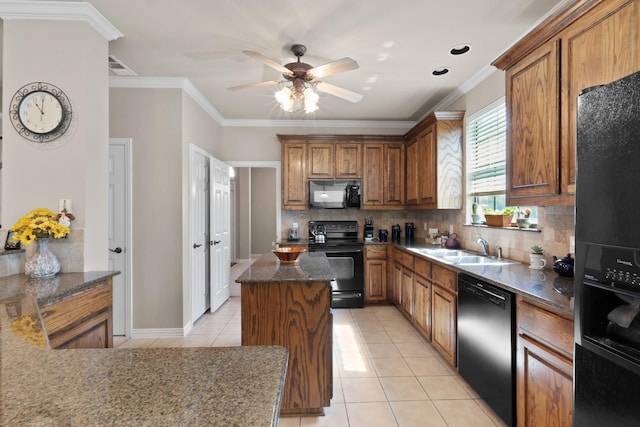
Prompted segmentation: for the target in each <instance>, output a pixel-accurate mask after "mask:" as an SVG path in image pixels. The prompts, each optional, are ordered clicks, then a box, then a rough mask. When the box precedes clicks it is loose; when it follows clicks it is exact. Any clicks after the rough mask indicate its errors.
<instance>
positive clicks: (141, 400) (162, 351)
mask: <svg viewBox="0 0 640 427" xmlns="http://www.w3.org/2000/svg"><path fill="white" fill-rule="evenodd" d="M115 274H118V273H117V272H87V273H65V274H59V275H57V276H55V277H53V278H51V279H39V280H30V279H29V278H28V277H27V276H25V275H14V276H9V277H3V278H0V302H1V303H2V304H3V305H4V307H2V308H0V352H1V356H2V406H3V407H2V418H3V421H2V422H3V425H32V426H49V425H65V426H86V425H126V426H129V425H130V426H145V425H153V426H174V425H189V426H205V425H206V426H209V425H243V426H272V425H274V424H277V421H278V411H279V407H280V398H281V393H282V386H283V383H284V375H285V372H286V367H287V361H288V352H287V350H286V349H285V348H283V347H279V346H253V347H204V348H137V349H135V348H132V349H128V348H117V349H79V350H52V349H50V348H48V346H47V345H46V340H45V339H44V334H43V332H42V324H41V322H40V317H39V315H38V305H39V304H47V303H51V302H52V301H55V300H56V299H58V298H63V297H64V295H68V294H70V293H74V292H81V291H83V290H87V289H90V288H91V286H93V285H94V284H96V283H99V282H100V281H101V280H103V279H105V278H107V277H111V276H113V275H115ZM256 361H259V363H256Z"/></svg>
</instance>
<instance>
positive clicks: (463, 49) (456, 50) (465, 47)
mask: <svg viewBox="0 0 640 427" xmlns="http://www.w3.org/2000/svg"><path fill="white" fill-rule="evenodd" d="M470 50H471V45H469V44H466V43H465V44H459V45H457V46H454V47H452V48H451V50H450V51H449V53H450V54H451V55H464V54H465V53H467V52H469V51H470Z"/></svg>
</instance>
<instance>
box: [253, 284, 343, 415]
mask: <svg viewBox="0 0 640 427" xmlns="http://www.w3.org/2000/svg"><path fill="white" fill-rule="evenodd" d="M241 294H242V296H241V305H242V345H281V346H283V347H286V348H287V349H288V350H289V364H288V366H287V373H286V378H285V384H284V389H283V393H282V401H281V409H280V413H281V414H283V415H310V414H315V415H319V414H322V413H323V407H325V406H329V405H330V400H331V397H332V394H333V370H332V369H333V368H332V367H333V364H332V357H333V348H332V339H333V338H332V325H333V317H332V314H331V286H330V284H329V283H328V282H322V281H317V282H296V281H290V282H279V283H278V282H257V283H254V282H250V283H242V292H241ZM256 363H259V361H256Z"/></svg>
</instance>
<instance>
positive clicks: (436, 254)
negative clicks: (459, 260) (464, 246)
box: [414, 248, 470, 258]
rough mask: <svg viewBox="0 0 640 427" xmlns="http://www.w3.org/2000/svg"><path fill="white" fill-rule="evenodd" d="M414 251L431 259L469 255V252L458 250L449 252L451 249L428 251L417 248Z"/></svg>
mask: <svg viewBox="0 0 640 427" xmlns="http://www.w3.org/2000/svg"><path fill="white" fill-rule="evenodd" d="M414 251H417V252H419V253H423V254H425V255H429V256H433V257H438V258H440V257H446V256H449V257H450V256H464V255H469V254H470V252H467V251H460V250H451V249H440V248H438V249H428V248H419V249H414Z"/></svg>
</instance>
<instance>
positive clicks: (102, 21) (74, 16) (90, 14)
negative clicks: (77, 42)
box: [0, 0, 123, 41]
mask: <svg viewBox="0 0 640 427" xmlns="http://www.w3.org/2000/svg"><path fill="white" fill-rule="evenodd" d="M0 18H2V19H6V20H10V19H16V20H17V19H43V20H50V21H84V22H86V23H88V24H89V25H91V26H92V27H93V28H94V29H95V30H96V31H97V32H98V33H100V34H101V35H102V36H103V37H104V38H105V39H107V41H111V40H115V39H117V38H120V37H123V34H122V33H121V32H120V31H118V29H117V28H116V27H115V26H113V24H111V22H109V21H108V20H107V18H105V17H104V16H103V15H102V14H101V13H100V12H98V10H97V9H96V8H95V7H93V6H92V5H91V4H89V3H86V2H80V3H79V2H68V1H24V0H22V1H19V0H3V1H0Z"/></svg>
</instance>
